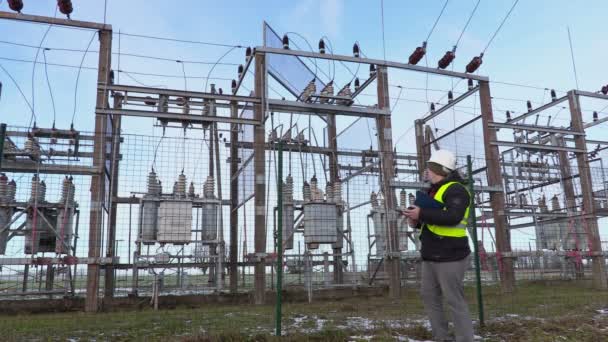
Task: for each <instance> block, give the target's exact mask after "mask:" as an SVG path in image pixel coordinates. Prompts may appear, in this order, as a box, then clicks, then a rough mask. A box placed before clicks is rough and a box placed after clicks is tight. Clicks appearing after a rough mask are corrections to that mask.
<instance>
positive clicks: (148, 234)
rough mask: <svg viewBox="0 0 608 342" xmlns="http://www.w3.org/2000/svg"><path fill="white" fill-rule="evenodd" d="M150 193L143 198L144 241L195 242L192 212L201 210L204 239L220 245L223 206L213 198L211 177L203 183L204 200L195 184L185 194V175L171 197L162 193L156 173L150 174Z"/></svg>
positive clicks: (141, 216)
mask: <svg viewBox="0 0 608 342" xmlns="http://www.w3.org/2000/svg"><path fill="white" fill-rule="evenodd" d="M147 190H148V191H147V193H146V194H145V195H144V196H143V198H142V199H141V208H140V210H141V215H140V229H141V235H140V238H141V241H142V242H143V243H144V244H147V245H150V244H155V243H161V244H165V243H171V244H185V243H190V242H191V241H192V209H193V208H195V207H196V208H201V211H202V219H201V227H200V228H201V232H202V233H201V236H202V240H203V241H208V243H216V242H217V238H218V236H217V231H218V217H219V210H220V203H219V201H218V200H217V199H216V198H215V195H214V179H213V177H208V178H207V181H206V182H205V184H204V189H203V196H204V197H203V198H200V197H199V196H198V195H197V194H196V193H195V190H194V184H192V183H190V187H189V188H188V191H187V192H186V176H185V175H184V174H183V172H182V173H181V174H180V175H179V176H178V180H177V181H176V182H175V183H174V185H173V192H172V193H171V194H162V186H161V182H160V181H159V180H158V178H157V176H156V173H155V172H154V170H152V171H150V173H149V174H148V189H147Z"/></svg>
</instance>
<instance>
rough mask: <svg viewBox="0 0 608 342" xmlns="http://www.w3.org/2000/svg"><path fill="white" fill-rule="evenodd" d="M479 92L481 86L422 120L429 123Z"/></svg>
mask: <svg viewBox="0 0 608 342" xmlns="http://www.w3.org/2000/svg"><path fill="white" fill-rule="evenodd" d="M478 90H479V86H476V87H474V88H472V89H471V90H469V91H467V92H466V93H464V94H462V95H460V96H458V97H457V98H456V99H454V101H452V102H450V103H448V104H446V105H445V106H443V107H441V108H439V109H437V110H436V111H434V112H432V113H430V114H429V115H428V116H427V117H424V118H422V121H423V122H424V123H427V122H428V121H429V120H432V119H433V118H435V117H437V116H438V115H439V114H441V113H443V112H445V111H446V110H448V109H450V108H452V107H454V106H456V104H458V103H459V102H461V101H462V100H464V99H466V98H467V97H469V96H471V95H473V94H475V93H476V92H477V91H478Z"/></svg>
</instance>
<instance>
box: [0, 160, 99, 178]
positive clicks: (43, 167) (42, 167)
mask: <svg viewBox="0 0 608 342" xmlns="http://www.w3.org/2000/svg"><path fill="white" fill-rule="evenodd" d="M2 172H22V173H48V174H55V175H83V176H94V175H98V174H100V171H99V169H97V168H95V167H92V166H74V165H64V164H38V163H36V162H34V161H30V160H28V161H15V160H10V159H9V160H7V159H4V160H3V161H2Z"/></svg>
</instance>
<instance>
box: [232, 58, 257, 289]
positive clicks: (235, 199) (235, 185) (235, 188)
mask: <svg viewBox="0 0 608 342" xmlns="http://www.w3.org/2000/svg"><path fill="white" fill-rule="evenodd" d="M251 59H253V57H252V58H251ZM238 114H239V113H238V108H237V105H236V102H233V103H232V108H231V109H230V116H231V117H233V118H235V117H238ZM238 139H239V126H238V125H237V124H232V125H231V126H230V255H229V258H230V266H229V273H230V276H229V281H230V286H229V287H230V293H236V292H237V290H238V267H237V262H238V257H239V256H238V248H239V242H238V229H239V211H238V205H239V178H238V175H237V172H238V169H239V161H238V159H239V149H238V144H237V141H238Z"/></svg>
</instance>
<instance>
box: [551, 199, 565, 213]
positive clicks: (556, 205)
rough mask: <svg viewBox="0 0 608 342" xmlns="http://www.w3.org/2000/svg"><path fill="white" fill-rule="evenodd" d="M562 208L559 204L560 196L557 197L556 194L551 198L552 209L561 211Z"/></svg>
mask: <svg viewBox="0 0 608 342" xmlns="http://www.w3.org/2000/svg"><path fill="white" fill-rule="evenodd" d="M561 210H562V208H561V207H560V205H559V198H558V197H557V195H554V196H553V197H552V198H551V211H561Z"/></svg>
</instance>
